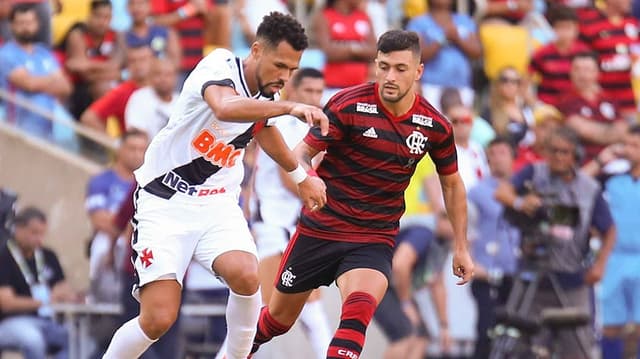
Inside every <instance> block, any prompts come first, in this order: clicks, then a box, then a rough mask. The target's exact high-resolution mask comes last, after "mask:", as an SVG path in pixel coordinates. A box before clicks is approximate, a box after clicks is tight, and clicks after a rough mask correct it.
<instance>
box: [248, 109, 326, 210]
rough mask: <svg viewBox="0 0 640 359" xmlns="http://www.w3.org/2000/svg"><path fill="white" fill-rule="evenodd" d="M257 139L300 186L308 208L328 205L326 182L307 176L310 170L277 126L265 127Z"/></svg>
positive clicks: (300, 193)
mask: <svg viewBox="0 0 640 359" xmlns="http://www.w3.org/2000/svg"><path fill="white" fill-rule="evenodd" d="M259 102H266V101H259ZM255 137H256V140H257V141H258V144H259V145H260V147H261V148H262V150H263V151H264V152H265V153H266V154H267V155H269V157H271V158H272V159H273V160H274V161H275V162H276V163H277V164H278V165H280V167H282V168H283V169H284V170H285V171H287V172H288V174H289V176H290V177H291V179H292V181H293V182H294V183H295V184H296V185H297V186H298V190H297V192H298V194H299V196H300V199H301V200H302V203H303V204H304V205H305V206H307V208H309V209H311V210H317V209H320V208H322V207H323V206H324V205H325V203H327V194H326V186H325V185H324V182H323V181H322V180H321V179H320V178H319V177H315V176H308V175H307V171H308V168H305V167H304V165H300V164H299V163H298V160H297V159H296V156H295V155H294V153H293V152H292V151H291V150H290V149H289V147H288V146H287V144H286V143H285V142H284V139H283V138H282V135H281V134H280V131H279V130H278V129H277V128H276V127H275V126H267V127H264V128H263V129H262V130H260V131H258V133H257V134H256V136H255Z"/></svg>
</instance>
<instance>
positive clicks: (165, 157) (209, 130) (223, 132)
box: [135, 49, 278, 202]
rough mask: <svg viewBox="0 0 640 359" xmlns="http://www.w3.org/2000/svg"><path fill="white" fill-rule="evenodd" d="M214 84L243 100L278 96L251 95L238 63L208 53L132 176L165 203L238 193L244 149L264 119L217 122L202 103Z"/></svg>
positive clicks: (217, 53)
mask: <svg viewBox="0 0 640 359" xmlns="http://www.w3.org/2000/svg"><path fill="white" fill-rule="evenodd" d="M212 85H217V86H229V87H232V88H234V89H235V91H236V92H237V93H238V94H239V95H240V96H244V97H253V98H256V99H264V100H275V99H277V97H278V95H276V96H275V97H276V98H267V97H263V96H262V95H260V94H258V95H255V96H252V95H251V94H250V93H249V88H248V86H247V83H246V80H245V78H244V72H243V69H242V62H241V60H240V59H239V58H238V57H235V56H234V55H233V54H232V53H231V52H230V51H228V50H225V49H217V50H215V51H213V52H211V53H210V54H209V55H207V56H206V57H205V58H204V59H202V60H201V61H200V62H199V63H198V65H197V66H196V68H195V69H194V70H193V71H192V72H191V74H190V75H189V77H187V79H186V81H185V83H184V86H183V89H182V92H181V93H180V96H179V97H178V101H177V103H176V104H175V107H174V109H173V112H172V114H171V118H170V119H169V123H168V124H167V125H166V126H165V127H164V128H163V129H162V130H161V131H160V132H159V133H158V134H157V135H156V136H155V137H154V138H153V140H152V141H151V143H150V144H149V148H148V149H147V152H146V153H145V158H144V164H143V165H142V166H141V167H140V168H139V169H138V170H136V171H135V176H136V180H137V181H138V183H139V184H140V186H141V187H143V188H144V189H145V190H146V191H147V192H150V193H152V194H155V195H157V196H159V197H161V198H165V199H168V198H171V197H174V196H175V195H178V196H180V198H182V199H184V200H186V201H189V202H193V201H207V200H210V199H212V198H214V197H215V196H216V195H219V194H223V193H231V194H233V195H236V196H237V195H238V194H239V192H240V183H241V181H242V178H243V176H244V168H243V165H242V159H243V156H244V149H245V147H246V146H247V145H248V144H249V142H250V141H251V139H252V138H253V135H254V133H255V132H257V131H258V130H259V129H260V128H262V127H263V126H264V125H265V124H266V120H265V121H262V122H259V123H239V122H225V121H220V120H219V119H218V118H216V116H215V114H214V113H213V111H212V110H211V108H210V107H209V105H208V104H207V103H206V101H205V100H204V98H203V96H204V91H205V90H206V88H207V87H208V86H212Z"/></svg>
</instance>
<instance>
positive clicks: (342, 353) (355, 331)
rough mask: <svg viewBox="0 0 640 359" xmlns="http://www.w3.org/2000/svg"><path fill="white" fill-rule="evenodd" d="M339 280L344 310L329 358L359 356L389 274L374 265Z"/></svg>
mask: <svg viewBox="0 0 640 359" xmlns="http://www.w3.org/2000/svg"><path fill="white" fill-rule="evenodd" d="M336 284H337V285H338V288H340V295H341V296H342V314H341V315H340V325H339V326H338V330H337V331H336V333H335V335H334V336H333V340H332V341H331V344H330V345H329V351H328V352H327V358H359V357H360V353H361V352H362V347H363V346H364V341H365V334H366V332H367V327H368V326H369V323H370V322H371V318H372V317H373V313H374V312H375V311H376V307H377V306H378V303H379V302H380V301H381V300H382V297H383V296H384V293H385V291H386V290H387V285H388V282H387V277H385V275H384V274H382V273H381V272H379V271H377V270H374V269H368V268H357V269H352V270H349V271H347V272H345V273H343V274H342V275H340V277H338V279H337V280H336Z"/></svg>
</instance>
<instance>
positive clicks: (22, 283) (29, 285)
mask: <svg viewBox="0 0 640 359" xmlns="http://www.w3.org/2000/svg"><path fill="white" fill-rule="evenodd" d="M14 223H15V234H14V236H13V238H12V239H10V240H9V241H8V242H7V243H6V244H5V245H3V246H2V247H1V248H0V268H2V270H1V271H0V350H1V349H7V348H11V349H18V350H20V351H21V352H22V354H23V355H24V357H25V359H45V358H47V354H48V353H52V354H55V356H54V357H55V358H59V359H66V358H68V353H67V344H68V339H67V330H66V329H65V328H64V326H62V325H60V324H58V323H56V322H55V321H54V320H53V314H54V313H53V310H52V309H51V306H50V305H51V303H59V302H66V301H73V300H75V299H76V296H75V294H74V292H73V291H72V290H71V288H70V286H69V285H68V284H67V282H66V281H65V278H64V273H63V271H62V267H61V266H60V262H59V261H58V257H57V256H56V254H55V253H54V252H53V251H51V250H50V249H48V248H46V247H44V246H43V241H44V238H45V237H46V235H47V219H46V216H45V214H44V213H43V212H42V211H41V210H39V209H37V208H34V207H27V208H25V209H23V210H22V211H20V212H19V213H18V214H17V215H16V218H15V222H14Z"/></svg>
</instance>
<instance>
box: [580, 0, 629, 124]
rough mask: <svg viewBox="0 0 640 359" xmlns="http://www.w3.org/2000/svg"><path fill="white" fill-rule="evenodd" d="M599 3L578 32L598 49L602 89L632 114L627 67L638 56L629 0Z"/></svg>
mask: <svg viewBox="0 0 640 359" xmlns="http://www.w3.org/2000/svg"><path fill="white" fill-rule="evenodd" d="M603 4H604V6H603V8H602V9H601V10H599V12H598V16H597V17H595V18H594V19H593V20H591V21H588V22H584V23H582V24H581V27H580V32H581V36H582V39H583V40H584V42H585V43H587V44H589V46H590V47H591V49H592V50H594V51H595V52H597V53H598V60H599V65H600V78H599V82H600V85H601V86H602V88H603V90H604V91H605V92H607V93H608V95H610V96H612V97H613V98H615V99H616V100H617V102H618V106H619V108H618V110H619V111H620V113H622V115H623V116H627V113H632V114H633V115H634V116H635V112H636V111H637V109H638V107H637V104H636V99H635V96H634V92H633V89H632V86H631V68H632V66H633V63H634V61H637V59H638V58H639V57H640V40H639V39H638V29H639V24H638V20H637V19H636V18H634V17H632V16H631V15H630V12H631V0H603ZM630 115H631V114H630Z"/></svg>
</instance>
